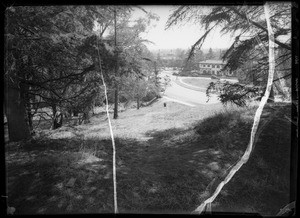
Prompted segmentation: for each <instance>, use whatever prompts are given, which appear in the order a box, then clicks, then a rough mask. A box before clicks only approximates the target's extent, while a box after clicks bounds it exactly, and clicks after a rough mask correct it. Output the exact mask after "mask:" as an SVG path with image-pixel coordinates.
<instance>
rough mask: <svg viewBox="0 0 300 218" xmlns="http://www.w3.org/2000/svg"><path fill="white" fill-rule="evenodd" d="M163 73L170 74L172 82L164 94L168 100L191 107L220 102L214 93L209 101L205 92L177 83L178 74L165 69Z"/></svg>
mask: <svg viewBox="0 0 300 218" xmlns="http://www.w3.org/2000/svg"><path fill="white" fill-rule="evenodd" d="M161 74H162V76H164V75H168V76H169V77H170V78H171V84H170V86H169V87H167V89H166V91H165V93H164V95H163V97H164V98H165V99H166V100H168V101H174V102H179V103H182V104H185V105H188V106H191V107H193V106H197V105H209V104H216V103H219V102H220V101H219V100H218V99H217V96H216V95H212V96H211V98H210V100H209V101H208V102H207V97H206V94H205V92H200V91H195V90H192V89H188V88H185V87H182V86H180V85H178V84H176V83H175V82H174V81H175V79H176V76H173V75H171V74H170V73H168V72H165V71H164V72H162V73H161Z"/></svg>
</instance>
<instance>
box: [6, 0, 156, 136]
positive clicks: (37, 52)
mask: <svg viewBox="0 0 300 218" xmlns="http://www.w3.org/2000/svg"><path fill="white" fill-rule="evenodd" d="M136 8H139V7H136ZM133 10H134V7H130V6H15V7H10V8H7V10H6V11H5V19H6V20H5V21H6V22H5V74H4V93H5V96H4V98H5V99H4V100H5V101H4V110H5V111H4V112H5V115H6V117H7V123H8V132H9V138H10V141H18V140H22V139H28V138H30V137H31V133H32V132H33V128H34V127H33V117H34V116H35V115H36V114H37V112H38V111H39V109H40V108H49V109H50V111H51V112H50V113H49V112H47V111H42V113H47V114H48V115H49V116H50V117H51V119H52V128H53V129H55V128H58V127H59V126H60V125H61V122H62V118H63V117H67V116H70V115H71V114H73V115H77V114H78V113H82V114H83V118H84V119H85V120H88V119H89V117H90V115H91V111H92V109H93V107H94V106H95V105H101V104H103V102H104V99H105V96H104V87H103V83H102V82H103V81H102V77H101V73H100V72H102V73H103V78H104V80H105V83H106V85H107V87H108V100H109V103H113V104H114V105H115V106H114V118H117V117H118V105H119V103H120V102H129V101H136V102H137V108H139V106H140V104H141V101H142V100H143V99H144V98H147V99H149V98H151V97H155V96H157V95H158V93H159V91H160V88H161V87H160V83H159V82H158V80H159V79H158V76H157V74H158V72H157V70H156V69H155V67H154V65H155V60H154V57H153V55H152V54H151V52H150V51H149V50H148V49H147V47H146V45H145V43H147V41H145V40H144V39H142V38H141V37H140V34H141V33H142V32H144V31H145V30H146V27H147V26H148V25H149V23H150V22H151V21H153V20H157V19H158V18H157V16H155V15H153V14H151V13H149V12H147V11H144V10H143V11H144V12H145V15H146V16H145V18H139V19H137V20H134V21H132V20H131V13H132V12H133ZM141 10H142V9H141ZM99 62H101V64H100V63H99ZM100 68H101V69H100Z"/></svg>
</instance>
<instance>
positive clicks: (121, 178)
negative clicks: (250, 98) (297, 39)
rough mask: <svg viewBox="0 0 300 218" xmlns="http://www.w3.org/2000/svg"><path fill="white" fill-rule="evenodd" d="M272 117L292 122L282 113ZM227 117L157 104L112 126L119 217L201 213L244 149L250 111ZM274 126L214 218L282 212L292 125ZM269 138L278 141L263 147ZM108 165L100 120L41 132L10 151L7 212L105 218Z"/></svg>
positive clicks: (218, 110)
mask: <svg viewBox="0 0 300 218" xmlns="http://www.w3.org/2000/svg"><path fill="white" fill-rule="evenodd" d="M276 108H280V109H279V111H280V113H284V114H287V115H289V114H288V109H286V108H287V107H283V106H277V107H276ZM232 109H234V112H229V111H230V110H225V109H223V108H222V106H221V105H220V104H216V105H208V106H202V107H201V106H200V107H187V106H185V105H181V104H177V103H172V102H168V103H167V107H166V108H165V107H163V100H162V99H161V100H159V101H158V102H156V103H155V104H153V105H152V106H150V107H145V108H141V109H140V110H127V111H125V112H123V113H121V114H120V118H119V119H117V120H113V123H112V124H113V126H114V134H115V137H116V148H117V183H118V184H117V191H118V205H119V210H120V212H121V213H190V212H191V211H192V210H194V209H195V208H196V207H197V206H198V205H200V204H201V202H202V201H203V200H204V199H205V198H206V197H207V196H208V195H209V193H210V191H211V190H213V188H214V186H215V185H216V184H217V181H218V178H222V176H224V175H225V174H226V173H227V172H228V169H229V168H230V166H231V165H232V164H234V163H235V162H236V161H237V160H238V158H239V157H240V156H241V154H242V153H243V151H244V149H245V147H246V145H247V143H248V138H249V131H250V128H251V124H252V117H253V114H254V112H255V108H247V109H236V108H231V110H232ZM268 110H270V111H271V112H272V110H273V109H270V108H269V109H267V110H266V112H265V113H268ZM264 116H265V118H267V117H268V115H267V114H265V115H264ZM280 117H282V116H280ZM265 118H264V119H265ZM274 119H275V120H274V122H275V123H276V124H278V125H274V124H272V123H269V124H268V125H270V127H268V128H266V130H268V131H266V132H263V133H262V136H261V137H260V139H261V140H259V141H257V144H256V147H255V149H257V151H256V150H255V153H254V154H253V158H252V157H251V158H250V160H249V162H248V163H247V164H246V165H245V167H244V168H243V170H242V171H241V172H239V173H238V174H237V175H236V176H235V177H234V180H233V181H232V183H230V184H228V185H227V186H225V189H224V191H222V193H221V196H219V197H218V198H217V199H216V201H215V203H214V204H213V210H215V211H228V210H229V211H232V210H236V211H248V212H249V211H257V212H261V213H264V214H271V213H274V212H277V211H279V208H281V207H282V206H284V204H285V203H287V202H286V199H287V192H286V190H287V188H288V187H287V182H288V174H287V173H286V170H287V169H288V167H289V166H288V164H287V162H288V160H289V159H288V145H289V138H288V136H289V129H288V127H287V126H289V125H288V122H285V120H282V121H281V120H280V121H278V120H276V119H277V116H276V118H274ZM285 125H287V126H285ZM271 127H272V128H271ZM271 129H272V131H275V132H276V131H281V132H280V133H281V137H280V139H279V138H275V137H272V140H276V141H270V143H267V142H266V141H267V140H268V137H271V136H272V135H273V134H274V132H272V131H270V130H271ZM269 131H270V133H269ZM276 133H277V135H279V134H278V132H276ZM278 137H279V136H278ZM275 142H276V143H275ZM271 143H272V144H271ZM268 144H269V145H268ZM275 144H276V146H275ZM271 146H272V150H270V147H271ZM276 149H277V150H276ZM278 152H279V153H278ZM111 155H112V149H111V142H110V136H109V131H108V128H107V118H106V117H105V114H98V115H96V116H94V117H93V118H92V120H91V123H89V124H85V125H80V126H71V125H70V126H64V127H62V128H60V129H57V130H55V131H49V130H43V131H39V134H38V135H37V136H36V137H35V138H34V139H32V140H30V141H28V142H24V143H14V144H12V143H10V144H9V145H6V161H7V179H8V196H9V197H8V204H9V206H13V207H15V208H16V214H36V213H38V214H39V213H40V214H49V213H51V214H57V213H103V212H104V213H105V212H106V213H111V212H112V211H113V185H112V156H111ZM278 160H280V161H278ZM274 163H277V165H274ZM279 163H280V164H279ZM283 172H285V173H283ZM249 177H251V179H249ZM252 179H253V181H252ZM212 180H214V181H215V183H214V184H212V183H211V181H212ZM257 180H258V182H256V183H255V181H257ZM279 181H280V183H279ZM209 184H212V185H211V186H210V187H209V188H208V187H207V186H208V185H209ZM266 184H269V186H267V187H268V188H265V189H263V190H262V187H263V186H264V187H266V186H265V185H266ZM257 193H260V195H257ZM274 193H275V194H276V196H277V197H278V198H277V197H276V198H275V199H274V197H273V196H274ZM254 194H255V196H252V195H254ZM241 196H242V197H241ZM245 196H248V197H245ZM249 196H250V197H249ZM251 197H252V198H251ZM268 197H269V198H272V199H273V201H272V199H271V200H270V199H269V198H268ZM279 197H280V198H279ZM253 198H255V202H254V199H253ZM277 199H278V200H277Z"/></svg>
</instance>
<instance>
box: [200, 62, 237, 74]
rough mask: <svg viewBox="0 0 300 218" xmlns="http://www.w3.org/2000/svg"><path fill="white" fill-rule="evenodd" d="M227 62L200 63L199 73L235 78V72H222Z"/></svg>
mask: <svg viewBox="0 0 300 218" xmlns="http://www.w3.org/2000/svg"><path fill="white" fill-rule="evenodd" d="M225 64H226V62H224V61H222V60H206V61H200V63H199V71H200V74H205V75H207V74H209V75H216V76H234V73H233V72H230V71H229V70H225V71H221V70H222V69H223V67H224V66H225Z"/></svg>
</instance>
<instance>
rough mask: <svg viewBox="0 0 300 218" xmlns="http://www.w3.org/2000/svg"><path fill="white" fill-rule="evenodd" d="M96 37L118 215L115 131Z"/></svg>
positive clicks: (115, 211)
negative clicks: (110, 143) (111, 150)
mask: <svg viewBox="0 0 300 218" xmlns="http://www.w3.org/2000/svg"><path fill="white" fill-rule="evenodd" d="M96 37H97V52H98V59H99V70H100V74H101V79H102V83H103V87H104V94H105V106H106V115H107V120H108V125H109V131H110V136H111V142H112V148H113V184H114V213H115V214H116V213H118V203H117V179H116V146H115V138H114V133H113V130H112V125H111V121H110V116H109V109H108V96H107V87H106V84H105V81H104V76H103V72H102V64H101V63H102V62H101V57H100V52H99V38H98V36H97V35H96ZM100 37H101V36H100Z"/></svg>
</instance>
